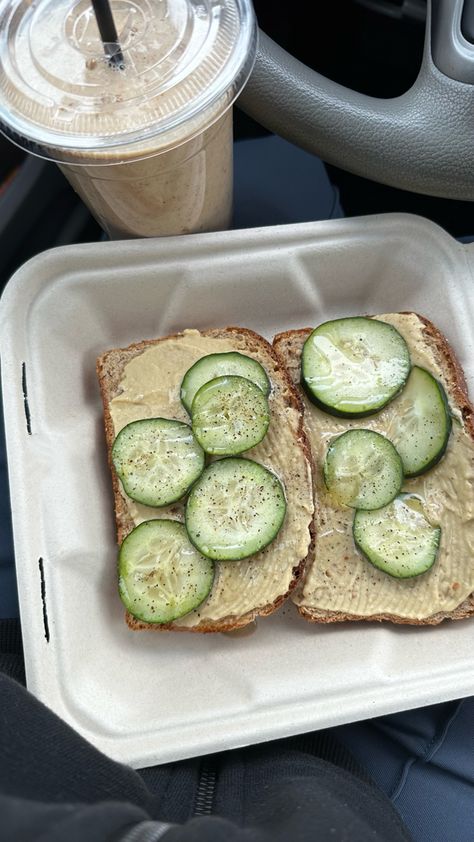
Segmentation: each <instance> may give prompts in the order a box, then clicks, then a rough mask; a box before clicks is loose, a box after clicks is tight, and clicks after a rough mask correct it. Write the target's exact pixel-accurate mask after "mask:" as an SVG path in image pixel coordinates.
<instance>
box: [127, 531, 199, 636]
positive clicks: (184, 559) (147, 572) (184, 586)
mask: <svg viewBox="0 0 474 842" xmlns="http://www.w3.org/2000/svg"><path fill="white" fill-rule="evenodd" d="M118 567H119V593H120V598H121V600H122V602H123V604H124V605H125V608H126V609H127V611H130V613H131V614H133V616H134V617H137V619H139V620H143V621H144V622H146V623H170V622H172V620H176V619H177V618H178V617H183V616H184V615H185V614H188V613H189V612H190V611H193V610H194V608H197V607H198V605H201V603H202V602H204V600H205V599H206V598H207V597H208V595H209V592H210V590H211V588H212V583H213V581H214V563H213V562H212V561H210V559H208V558H204V556H202V555H201V554H200V553H199V552H198V551H197V550H196V548H195V547H193V545H192V544H191V543H190V541H189V538H188V536H187V534H186V529H185V527H184V524H182V523H178V521H176V520H146V521H145V522H144V523H141V524H140V525H139V526H136V527H135V529H133V530H132V532H130V534H129V535H127V537H126V538H125V540H124V541H123V543H122V546H121V548H120V552H119V561H118Z"/></svg>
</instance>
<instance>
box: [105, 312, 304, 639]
mask: <svg viewBox="0 0 474 842" xmlns="http://www.w3.org/2000/svg"><path fill="white" fill-rule="evenodd" d="M200 333H201V335H202V336H205V337H210V338H215V339H221V338H224V339H229V338H230V339H232V338H234V339H235V341H236V343H238V345H239V347H238V348H237V347H236V350H239V351H241V352H243V353H245V352H248V353H252V350H253V351H255V352H259V353H262V352H263V353H264V354H265V355H266V356H267V358H268V366H267V372H268V374H269V376H270V379H273V380H274V381H275V380H276V379H278V380H279V381H280V384H281V386H282V389H283V391H284V395H285V404H286V405H287V406H291V407H293V408H294V409H296V410H297V411H298V413H299V422H298V429H297V434H296V436H295V444H296V445H297V446H298V447H300V448H301V450H302V452H303V454H304V458H305V460H306V462H307V463H308V465H309V466H310V468H311V470H312V467H313V465H312V456H311V449H310V446H309V442H308V439H307V436H306V433H305V430H304V420H303V402H302V400H301V397H300V395H299V394H298V391H297V389H295V387H294V385H293V383H292V381H291V378H290V376H289V374H288V372H287V371H286V368H285V366H284V365H282V363H281V360H280V358H279V356H278V355H277V353H276V351H275V350H274V348H273V346H272V345H271V344H270V343H269V342H267V340H266V339H264V338H263V337H262V336H260V335H259V334H257V333H255V332H254V331H253V330H250V329H248V328H241V327H235V326H229V327H225V328H210V329H208V330H202V331H200ZM183 335H184V334H183V333H175V334H170V335H168V336H163V337H160V338H158V339H148V340H143V341H141V342H137V343H134V344H132V345H129V346H128V347H127V348H114V349H112V350H109V351H106V352H105V353H104V354H102V355H101V356H100V357H98V359H97V363H96V371H97V378H98V381H99V388H100V393H101V397H102V403H103V409H104V428H105V439H106V444H107V455H108V463H109V468H110V472H111V476H112V489H113V497H114V508H115V521H116V532H117V542H118V544H119V545H120V544H121V543H122V541H123V540H124V538H126V536H127V535H128V534H129V533H130V532H131V531H132V529H133V528H134V525H135V524H134V523H133V521H132V520H131V518H130V516H129V513H128V510H127V506H126V502H125V500H124V498H123V495H122V493H121V490H120V482H119V479H118V477H117V474H116V472H115V469H114V467H113V464H112V446H113V443H114V439H115V432H114V425H113V421H112V416H111V413H110V401H111V400H112V399H113V398H115V397H117V396H118V395H120V394H121V392H122V389H121V387H120V382H121V379H122V376H123V372H124V369H125V366H126V365H127V363H128V362H130V360H132V359H133V358H134V357H136V356H138V355H139V354H141V353H143V352H144V351H146V350H147V349H148V348H151V347H153V346H155V345H158V344H160V343H162V342H165V341H167V340H169V339H177V338H179V337H180V336H183ZM309 533H310V544H309V548H308V553H307V555H306V557H305V558H303V559H300V560H299V562H298V563H297V564H296V565H295V566H294V567H293V571H292V573H293V575H292V579H291V582H290V585H289V587H288V589H287V590H286V591H285V592H284V593H283V594H281V595H279V596H278V597H277V598H276V599H275V600H274V602H272V603H267V604H266V605H263V606H256V607H255V609H252V611H249V612H247V613H246V614H243V615H241V616H238V615H230V616H227V617H223V618H222V619H220V620H218V621H209V620H203V621H201V622H199V623H198V624H196V625H195V626H192V627H187V626H180V625H179V620H178V621H175V622H172V623H161V624H158V623H145V622H143V621H141V620H138V619H137V618H136V617H133V615H132V614H130V613H129V612H126V617H125V619H126V622H127V625H128V626H129V628H130V629H132V630H133V631H143V630H149V631H188V632H199V633H203V634H207V633H212V632H230V631H234V630H237V629H240V628H243V627H244V626H246V625H248V624H249V623H251V622H252V621H253V620H255V618H256V617H258V616H262V617H263V616H268V615H269V614H272V613H273V612H274V611H276V610H277V609H278V608H279V607H280V606H281V605H282V604H283V603H284V602H285V601H286V600H287V598H288V596H289V595H290V593H291V592H292V591H293V590H294V588H295V587H296V585H297V583H298V582H299V580H300V579H301V576H302V574H303V570H304V566H305V564H306V560H307V559H308V558H310V557H311V555H312V553H313V549H314V540H315V538H314V518H313V519H312V521H311V523H310V525H309Z"/></svg>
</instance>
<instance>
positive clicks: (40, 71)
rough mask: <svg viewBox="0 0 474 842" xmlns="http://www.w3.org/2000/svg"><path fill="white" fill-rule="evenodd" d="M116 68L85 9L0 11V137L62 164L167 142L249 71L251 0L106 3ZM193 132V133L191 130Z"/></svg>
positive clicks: (82, 4)
mask: <svg viewBox="0 0 474 842" xmlns="http://www.w3.org/2000/svg"><path fill="white" fill-rule="evenodd" d="M110 6H111V9H112V13H113V17H114V21H115V25H116V29H117V33H118V38H119V43H120V46H121V50H122V54H123V59H124V61H123V65H122V68H121V69H119V68H116V67H114V66H113V64H111V63H110V60H109V57H108V56H107V55H106V53H105V51H104V45H103V43H102V41H101V38H100V35H99V29H98V26H97V21H96V18H95V14H94V11H93V8H92V4H91V2H90V0H33V2H32V0H6V2H3V3H0V67H1V74H0V128H1V130H2V131H3V132H4V133H5V134H7V136H9V137H10V138H11V139H12V140H14V141H15V142H16V143H18V144H19V145H20V146H22V147H24V148H26V149H29V150H30V151H33V152H36V153H37V154H41V155H43V156H46V157H53V158H56V159H57V160H63V161H67V160H68V150H70V152H71V153H72V151H73V150H75V151H76V152H77V151H78V150H83V151H84V153H87V152H91V153H92V154H94V153H96V154H98V155H99V157H100V151H101V150H102V151H105V149H110V147H127V149H130V147H131V146H134V145H136V144H140V145H143V143H144V142H146V141H147V140H148V139H151V138H156V137H157V136H158V135H160V136H161V138H162V140H163V144H164V145H166V141H167V136H168V135H169V140H170V143H172V142H176V138H177V136H178V135H179V133H180V132H181V133H182V134H183V137H184V135H185V133H186V130H185V126H189V127H191V132H192V131H193V129H192V127H193V126H194V133H196V131H197V130H200V128H203V127H205V124H206V121H207V123H208V124H210V123H211V122H212V121H213V120H214V119H216V117H217V116H219V113H222V111H223V110H224V109H225V108H226V107H228V106H230V104H231V103H232V102H233V100H234V99H235V97H236V96H237V95H238V93H239V92H240V90H241V88H242V87H243V85H244V84H245V82H246V80H247V78H248V76H249V73H250V71H251V68H252V65H253V61H254V57H255V48H256V37H257V36H256V32H257V29H256V22H255V17H254V14H253V9H252V5H251V2H250V0H110ZM198 126H199V127H200V128H199V129H198V128H197V127H198Z"/></svg>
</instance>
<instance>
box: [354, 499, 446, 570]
mask: <svg viewBox="0 0 474 842" xmlns="http://www.w3.org/2000/svg"><path fill="white" fill-rule="evenodd" d="M353 535H354V541H355V543H356V546H357V547H358V548H359V550H360V551H361V552H362V553H363V554H364V556H365V557H366V558H367V560H368V561H370V563H371V564H373V565H374V567H377V568H378V569H379V570H383V571H384V573H388V574H389V575H390V576H394V577H395V578H397V579H407V578H411V577H412V576H419V575H420V574H421V573H425V572H426V571H427V570H429V569H430V567H432V566H433V564H434V562H435V559H436V555H437V552H438V547H439V542H440V538H441V528H440V527H439V526H432V525H431V523H430V522H429V521H428V520H427V518H426V515H425V513H424V511H423V506H422V502H421V500H420V498H419V497H418V496H417V495H416V494H400V495H399V496H398V497H396V498H395V500H393V501H392V502H391V503H389V504H388V506H384V507H383V508H382V509H377V511H374V512H362V511H357V512H356V513H355V516H354V524H353Z"/></svg>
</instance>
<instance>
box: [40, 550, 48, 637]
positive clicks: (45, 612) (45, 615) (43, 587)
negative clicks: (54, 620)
mask: <svg viewBox="0 0 474 842" xmlns="http://www.w3.org/2000/svg"><path fill="white" fill-rule="evenodd" d="M38 567H39V572H40V587H41V602H42V603H43V626H44V636H45V638H46V643H49V622H48V609H47V608H46V580H45V577H44V563H43V559H42V558H41V557H40V558H39V559H38Z"/></svg>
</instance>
